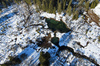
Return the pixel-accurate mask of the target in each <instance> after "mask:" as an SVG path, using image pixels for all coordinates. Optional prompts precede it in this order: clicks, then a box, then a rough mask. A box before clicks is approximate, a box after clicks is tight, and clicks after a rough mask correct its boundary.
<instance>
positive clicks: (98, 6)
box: [93, 3, 100, 18]
mask: <svg viewBox="0 0 100 66" xmlns="http://www.w3.org/2000/svg"><path fill="white" fill-rule="evenodd" d="M93 12H94V13H95V14H96V15H98V17H99V18H100V3H99V4H98V5H97V6H96V7H95V8H94V9H93Z"/></svg>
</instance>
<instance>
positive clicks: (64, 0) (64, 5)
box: [63, 0, 66, 11]
mask: <svg viewBox="0 0 100 66" xmlns="http://www.w3.org/2000/svg"><path fill="white" fill-rule="evenodd" d="M65 7H66V0H63V11H64V10H65Z"/></svg>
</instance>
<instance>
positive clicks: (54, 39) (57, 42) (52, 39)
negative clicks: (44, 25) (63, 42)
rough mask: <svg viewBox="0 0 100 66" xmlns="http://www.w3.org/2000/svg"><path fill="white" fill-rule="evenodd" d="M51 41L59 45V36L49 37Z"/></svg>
mask: <svg viewBox="0 0 100 66" xmlns="http://www.w3.org/2000/svg"><path fill="white" fill-rule="evenodd" d="M51 42H52V43H53V44H55V45H56V46H59V38H58V37H53V38H51Z"/></svg>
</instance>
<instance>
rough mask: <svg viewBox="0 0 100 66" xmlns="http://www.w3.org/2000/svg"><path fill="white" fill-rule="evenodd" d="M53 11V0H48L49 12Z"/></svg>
mask: <svg viewBox="0 0 100 66" xmlns="http://www.w3.org/2000/svg"><path fill="white" fill-rule="evenodd" d="M52 12H53V1H52V0H50V4H49V13H52Z"/></svg>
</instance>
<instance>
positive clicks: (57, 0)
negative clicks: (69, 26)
mask: <svg viewBox="0 0 100 66" xmlns="http://www.w3.org/2000/svg"><path fill="white" fill-rule="evenodd" d="M20 1H23V2H25V3H26V4H27V5H28V7H29V6H31V5H32V4H34V5H35V6H36V10H37V12H39V11H40V10H41V11H45V12H48V13H54V14H55V13H56V12H58V13H61V12H66V13H67V14H68V15H69V16H70V15H71V14H73V19H77V17H78V16H79V15H77V14H76V13H77V11H78V14H83V12H84V11H88V9H90V8H94V7H95V6H96V5H97V4H98V3H99V0H94V1H93V2H90V1H89V0H0V3H1V4H3V5H4V6H5V7H7V5H10V4H11V3H17V4H19V3H20ZM74 2H76V4H75V3H74ZM30 14H31V13H30ZM76 16H77V17H76Z"/></svg>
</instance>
